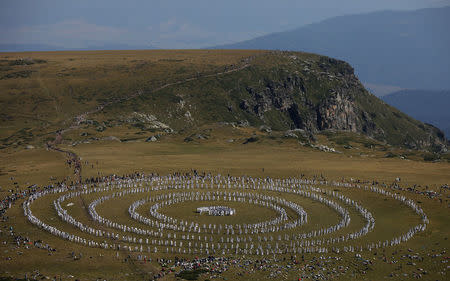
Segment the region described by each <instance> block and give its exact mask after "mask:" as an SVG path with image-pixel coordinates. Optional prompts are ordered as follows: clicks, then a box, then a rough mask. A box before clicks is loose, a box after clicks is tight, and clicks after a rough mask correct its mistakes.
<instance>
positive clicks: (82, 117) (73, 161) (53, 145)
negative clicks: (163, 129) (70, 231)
mask: <svg viewBox="0 0 450 281" xmlns="http://www.w3.org/2000/svg"><path fill="white" fill-rule="evenodd" d="M253 58H254V57H251V58H248V59H247V63H246V64H244V65H241V66H239V67H236V68H233V69H230V70H227V71H222V72H216V73H212V74H206V75H203V76H195V77H191V78H187V79H183V80H180V81H176V82H172V83H167V84H164V85H162V86H160V87H158V88H156V89H153V90H152V91H151V92H152V93H154V92H157V91H160V90H162V89H165V88H167V87H170V86H174V85H179V84H182V83H186V82H190V81H194V80H198V79H201V78H208V77H214V76H219V75H225V74H229V73H233V72H237V71H240V70H243V69H245V68H247V67H249V66H250V63H249V61H251V60H252V59H253ZM142 94H144V92H143V91H141V90H140V91H137V92H136V93H134V94H132V95H129V96H126V97H123V98H120V99H114V100H111V101H108V102H106V103H104V104H102V105H99V106H97V108H95V109H93V110H91V111H86V112H83V113H81V114H79V115H77V116H75V118H73V119H72V120H73V122H72V123H71V124H70V126H69V127H67V128H64V129H61V130H59V131H57V132H56V135H55V139H54V140H53V141H50V142H47V149H50V150H54V151H57V152H60V153H64V154H65V156H66V158H67V163H68V164H69V166H71V167H72V166H73V169H74V170H73V173H74V177H75V179H76V181H77V183H78V184H81V183H82V175H81V170H82V165H81V159H80V157H78V155H77V154H75V153H74V152H72V151H69V150H64V149H61V148H59V147H58V145H59V144H61V143H62V140H63V134H64V133H66V132H68V131H71V130H74V129H77V128H79V127H80V125H81V124H82V122H84V121H86V120H87V116H88V115H91V114H95V113H98V112H101V111H102V110H103V109H104V108H105V107H107V106H110V105H114V104H118V103H121V102H124V101H128V100H131V99H134V98H136V97H139V96H141V95H142ZM69 121H70V120H69Z"/></svg>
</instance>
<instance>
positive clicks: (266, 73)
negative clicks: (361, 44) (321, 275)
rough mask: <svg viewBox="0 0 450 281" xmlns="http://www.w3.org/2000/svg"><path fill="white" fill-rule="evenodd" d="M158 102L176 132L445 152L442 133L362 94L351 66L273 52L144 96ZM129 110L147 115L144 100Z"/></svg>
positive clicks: (332, 60)
mask: <svg viewBox="0 0 450 281" xmlns="http://www.w3.org/2000/svg"><path fill="white" fill-rule="evenodd" d="M162 95H163V96H164V97H165V99H167V97H168V96H170V97H172V98H171V101H169V102H163V103H159V104H158V107H160V108H161V107H163V108H167V109H168V112H165V113H163V114H161V115H160V116H159V117H158V118H159V119H161V120H162V121H163V122H164V123H166V124H170V126H171V127H172V128H175V129H176V130H177V129H178V130H179V129H185V128H188V127H193V126H194V127H195V126H200V125H203V124H207V123H212V122H229V123H233V122H234V123H236V124H237V123H241V124H248V125H249V126H255V127H260V126H262V125H264V126H265V127H270V128H271V129H273V130H280V131H281V130H292V129H302V130H304V131H306V132H308V133H309V134H315V133H318V132H321V131H324V130H338V131H350V132H355V133H360V134H364V135H367V136H369V137H372V138H374V139H377V140H379V141H382V142H386V143H389V144H393V145H399V146H406V147H408V148H415V149H416V148H417V149H429V150H433V151H446V149H447V148H446V142H447V141H446V139H445V137H444V135H443V133H442V132H441V131H439V130H438V129H437V128H435V127H433V126H431V125H427V124H423V123H421V122H419V121H417V120H414V119H413V118H411V117H409V116H407V115H405V114H403V113H402V112H400V111H398V110H397V109H395V108H393V107H390V106H388V105H387V104H385V103H384V102H383V101H381V100H379V99H378V98H377V97H375V96H374V95H372V94H370V93H369V92H368V91H367V90H366V89H365V88H364V87H363V85H362V84H361V83H360V81H359V80H358V78H357V77H356V76H355V74H354V71H353V68H352V67H351V66H350V65H349V64H347V63H346V62H343V61H338V60H335V59H331V58H328V57H323V56H317V55H311V54H304V53H292V52H271V53H268V54H266V55H263V56H258V57H256V58H254V59H253V60H252V62H251V66H250V67H247V68H245V69H243V70H241V71H239V72H236V73H232V74H229V75H224V76H221V77H212V78H208V79H199V80H196V81H193V82H191V83H187V84H185V85H182V86H179V87H173V88H170V89H166V90H165V91H163V92H162V93H158V94H151V93H149V94H148V95H146V96H145V97H146V100H147V101H148V100H149V99H152V100H153V101H154V100H156V101H158V100H159V101H161V98H160V97H161V96H162ZM180 104H181V105H182V106H180ZM133 106H134V107H140V108H141V109H142V110H149V111H152V110H151V109H150V108H149V107H148V106H146V105H145V101H144V102H143V103H140V104H136V103H134V104H133ZM153 108H154V109H153V110H156V108H155V107H153ZM186 116H189V118H187V117H186Z"/></svg>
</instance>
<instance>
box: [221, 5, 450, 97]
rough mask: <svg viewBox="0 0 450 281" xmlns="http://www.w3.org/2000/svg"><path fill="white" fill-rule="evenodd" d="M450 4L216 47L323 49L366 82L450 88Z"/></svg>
mask: <svg viewBox="0 0 450 281" xmlns="http://www.w3.org/2000/svg"><path fill="white" fill-rule="evenodd" d="M449 26H450V7H443V8H431V9H422V10H416V11H383V12H374V13H369V14H361V15H349V16H340V17H335V18H331V19H328V20H325V21H322V22H319V23H315V24H311V25H307V26H303V27H300V28H297V29H294V30H291V31H286V32H280V33H273V34H269V35H266V36H262V37H258V38H255V39H252V40H248V41H243V42H239V43H235V44H230V45H223V46H217V47H214V48H216V49H275V50H298V51H306V52H313V53H319V54H323V55H327V56H330V57H335V58H338V59H342V60H345V61H347V62H349V63H350V64H351V65H352V66H353V67H355V69H356V71H357V75H358V77H359V78H360V79H361V80H362V81H364V82H367V83H372V84H381V85H392V86H396V87H400V88H408V89H437V90H441V89H450V79H448V77H450V67H449V65H450V51H449V50H450V32H448V27H449Z"/></svg>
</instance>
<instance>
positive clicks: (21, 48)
mask: <svg viewBox="0 0 450 281" xmlns="http://www.w3.org/2000/svg"><path fill="white" fill-rule="evenodd" d="M152 49H156V48H155V47H154V46H151V45H128V44H120V43H110V44H93V45H88V46H86V47H82V48H80V47H78V48H67V47H59V46H54V45H45V44H0V52H42V51H47V52H48V51H94V50H152Z"/></svg>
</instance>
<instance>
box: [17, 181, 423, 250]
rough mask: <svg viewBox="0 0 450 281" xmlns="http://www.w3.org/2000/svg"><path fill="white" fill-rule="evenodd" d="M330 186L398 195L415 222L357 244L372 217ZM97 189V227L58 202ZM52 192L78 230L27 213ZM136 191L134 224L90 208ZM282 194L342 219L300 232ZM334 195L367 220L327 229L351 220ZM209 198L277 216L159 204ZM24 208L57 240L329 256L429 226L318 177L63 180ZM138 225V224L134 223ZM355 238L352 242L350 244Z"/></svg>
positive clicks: (299, 213)
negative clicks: (244, 216)
mask: <svg viewBox="0 0 450 281" xmlns="http://www.w3.org/2000/svg"><path fill="white" fill-rule="evenodd" d="M319 186H324V187H322V188H321V187H319ZM325 186H328V187H325ZM329 187H341V188H342V187H343V188H349V189H360V190H361V191H366V192H373V193H376V194H377V195H379V196H384V197H387V198H392V199H395V200H398V201H400V202H401V203H403V204H404V205H406V206H408V207H410V208H411V209H412V210H414V212H415V213H416V214H417V215H419V216H420V217H421V223H419V224H418V225H416V226H413V227H411V228H410V229H409V230H408V231H407V232H406V233H404V234H402V235H400V236H397V237H393V238H392V239H390V240H384V241H371V242H370V241H369V242H364V243H362V242H361V241H360V242H359V243H357V242H358V241H357V240H356V239H359V238H361V237H362V236H364V235H366V234H367V233H369V232H370V231H372V230H373V229H374V227H375V219H374V217H373V216H372V213H371V212H369V211H368V210H367V209H366V208H364V207H363V206H361V204H360V203H358V202H356V201H354V200H352V199H350V198H348V197H346V196H344V195H343V194H342V192H338V191H334V190H332V189H331V188H329ZM96 193H99V194H106V195H103V196H101V197H99V198H97V199H95V200H93V201H92V202H90V204H89V206H88V212H89V214H90V216H91V218H92V219H93V220H94V221H96V222H98V223H101V224H103V225H104V226H105V227H102V228H101V229H100V228H94V227H93V226H89V225H87V224H84V223H82V222H80V221H78V220H76V219H75V218H74V217H72V216H71V215H70V214H69V212H68V210H66V209H65V208H63V205H64V202H67V201H68V200H70V199H72V198H75V197H79V196H86V195H90V194H96ZM51 194H53V195H56V196H59V197H57V199H56V200H54V201H53V203H54V208H55V210H56V212H57V214H58V216H59V217H60V218H61V219H62V220H63V221H65V222H67V223H69V224H71V225H73V226H75V227H77V228H78V229H80V230H81V231H82V233H80V234H73V233H68V232H66V231H63V230H60V229H58V228H56V227H55V226H52V225H49V224H47V223H45V222H43V221H42V220H40V219H39V218H38V217H36V216H35V215H34V214H33V212H32V204H33V202H34V201H37V200H39V198H41V197H44V196H48V195H51ZM60 194H61V195H60ZM140 194H142V197H144V198H143V199H140V200H138V201H135V202H132V203H131V205H130V206H129V208H128V213H129V215H130V217H131V218H132V219H134V220H135V221H136V222H134V223H130V224H129V225H126V224H124V223H119V222H115V221H112V220H110V219H108V218H105V217H102V216H100V215H99V214H98V213H97V210H96V208H97V207H98V205H99V204H102V203H105V202H107V201H110V200H122V199H124V200H125V199H126V198H127V197H128V196H134V197H136V196H139V195H140ZM274 194H276V195H277V196H275V195H274ZM281 194H287V195H289V198H292V195H296V196H301V197H305V198H308V199H311V200H312V201H314V202H318V203H321V204H324V205H325V206H328V207H330V208H331V209H332V210H334V211H336V212H337V213H338V214H339V216H340V220H339V221H338V223H337V224H335V225H332V226H324V227H319V228H317V229H314V230H310V231H307V232H302V231H301V230H302V227H301V226H302V225H304V224H307V223H308V222H309V221H308V214H307V213H306V211H305V210H304V209H303V208H302V207H301V206H300V205H298V204H297V203H295V202H292V201H288V200H286V199H284V198H280V197H278V196H280V195H281ZM335 200H338V201H340V202H341V203H342V204H344V205H346V206H349V207H351V208H353V209H354V210H355V212H357V213H359V214H360V215H361V216H362V217H363V218H364V220H365V224H364V225H363V227H362V228H361V229H358V230H356V231H353V232H348V233H342V232H340V233H339V234H333V233H334V232H337V231H338V230H341V229H343V228H345V227H347V226H348V225H349V224H350V222H351V219H350V212H349V211H348V210H347V209H346V208H344V207H343V206H341V205H340V204H338V203H337V202H336V201H335ZM208 201H210V202H214V203H218V202H233V204H234V202H236V203H239V204H243V206H246V205H248V204H254V205H258V206H262V207H265V208H271V209H273V210H274V211H275V212H276V213H277V214H278V215H277V216H276V217H275V218H272V219H269V220H266V221H262V222H257V223H243V224H221V223H218V222H216V221H215V218H211V223H208V224H206V223H205V224H200V223H198V222H195V221H187V220H185V219H182V218H178V219H177V218H173V217H169V216H167V215H165V214H164V212H163V208H170V207H171V206H172V207H174V206H175V205H176V204H180V203H182V202H195V203H200V202H201V203H204V202H208ZM146 206H147V208H148V209H147V210H149V211H148V214H149V216H148V217H147V216H144V215H141V214H140V213H139V212H138V211H142V210H143V209H146V208H144V207H146ZM248 207H249V208H251V207H250V206H248ZM23 210H24V214H25V216H26V217H27V218H28V220H29V221H30V222H31V223H33V224H35V225H37V226H38V227H40V228H42V229H44V230H46V231H48V232H50V233H51V234H53V235H56V236H59V237H61V238H63V239H66V240H69V241H72V242H76V243H80V244H83V245H86V246H90V247H100V248H105V249H114V250H127V251H137V252H165V253H177V254H181V253H183V254H206V255H211V254H222V255H227V254H245V255H268V254H300V253H327V252H329V251H333V252H335V253H339V252H341V251H344V252H349V251H350V252H354V251H363V250H372V249H376V248H382V247H388V246H393V245H397V244H399V243H401V242H406V241H408V240H409V239H411V238H412V237H413V236H414V235H415V234H416V233H418V232H420V231H424V230H425V229H426V226H427V224H428V223H429V221H428V218H427V216H426V214H425V213H424V212H423V210H422V209H421V208H420V207H419V206H418V205H417V204H416V203H415V202H414V201H412V200H410V199H408V198H406V197H404V196H402V195H398V194H395V193H391V192H390V191H388V190H386V189H384V188H381V187H377V186H373V185H372V186H362V185H359V184H354V183H351V184H350V183H341V182H324V181H323V182H319V181H312V180H305V179H299V178H288V179H271V178H253V177H231V176H226V177H224V176H221V175H216V176H212V175H205V176H198V175H195V176H180V175H168V176H155V175H152V176H140V177H135V178H128V179H119V178H115V177H114V176H112V177H105V178H104V180H103V181H101V182H99V183H92V184H85V185H84V186H82V187H81V188H79V187H74V186H72V187H68V186H64V185H61V186H58V187H55V188H53V189H48V190H44V191H41V192H37V193H34V194H33V195H31V196H30V197H29V198H28V199H27V200H26V201H25V202H24V204H23ZM159 210H162V211H159ZM293 214H295V215H293ZM139 224H141V225H142V227H138V226H137V225H139ZM114 229H115V230H116V231H114ZM353 240H355V241H356V243H355V242H353V243H351V242H350V241H353Z"/></svg>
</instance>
